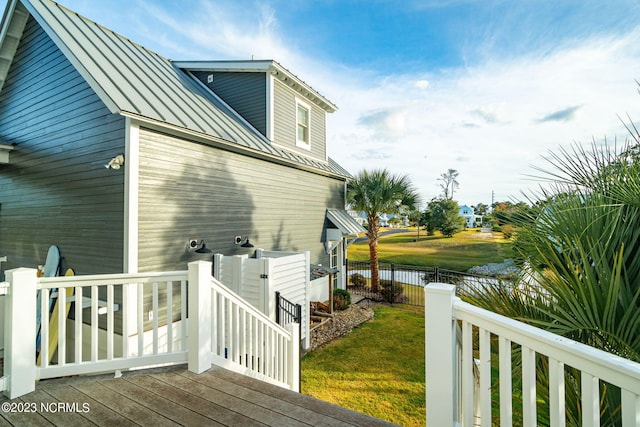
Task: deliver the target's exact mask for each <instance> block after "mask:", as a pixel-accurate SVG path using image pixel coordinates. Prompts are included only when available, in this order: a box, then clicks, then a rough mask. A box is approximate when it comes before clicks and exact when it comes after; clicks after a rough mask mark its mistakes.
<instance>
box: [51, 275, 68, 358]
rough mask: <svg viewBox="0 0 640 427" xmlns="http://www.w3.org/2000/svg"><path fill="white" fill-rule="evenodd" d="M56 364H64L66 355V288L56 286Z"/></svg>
mask: <svg viewBox="0 0 640 427" xmlns="http://www.w3.org/2000/svg"><path fill="white" fill-rule="evenodd" d="M54 322H58V342H57V344H58V360H57V361H58V365H60V366H64V364H65V362H66V360H65V359H66V357H67V288H58V318H57V319H54Z"/></svg>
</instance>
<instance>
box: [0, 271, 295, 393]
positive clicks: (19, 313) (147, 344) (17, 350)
mask: <svg viewBox="0 0 640 427" xmlns="http://www.w3.org/2000/svg"><path fill="white" fill-rule="evenodd" d="M6 277H7V282H8V285H6V286H8V292H7V295H6V300H5V337H4V338H5V342H4V358H5V359H4V372H3V374H4V375H3V377H2V378H0V390H2V391H4V392H5V394H6V395H7V396H9V397H10V398H15V397H18V396H21V395H23V394H26V393H29V392H31V391H33V390H34V389H35V381H36V380H39V379H44V378H54V377H62V376H68V375H81V374H89V373H98V372H109V371H112V372H116V374H117V373H118V372H119V371H121V370H126V369H132V368H144V367H153V366H158V365H164V364H176V363H185V362H187V363H188V368H189V370H190V371H192V372H196V373H202V372H204V371H205V370H207V369H209V368H210V367H211V365H212V363H213V364H216V365H220V366H223V367H225V368H227V369H231V370H234V371H237V372H240V373H244V374H246V375H251V376H253V377H256V378H259V379H262V380H265V381H269V382H271V383H274V384H277V385H280V386H283V387H286V388H291V389H293V390H296V391H299V357H300V355H299V341H300V339H299V325H291V326H290V327H289V328H288V329H283V328H281V327H280V326H278V325H277V324H275V323H274V322H272V321H271V320H270V319H268V318H267V317H266V316H263V315H261V314H260V313H259V312H257V310H255V309H254V308H253V307H252V306H251V305H250V304H248V303H246V302H245V301H244V300H242V299H241V298H239V297H237V296H236V295H235V294H234V293H233V292H231V291H230V290H229V289H227V288H226V287H225V286H224V285H222V284H221V283H220V282H218V281H216V280H214V279H213V278H212V277H211V263H208V262H195V263H191V264H189V270H188V271H177V272H166V273H141V274H131V275H129V274H110V275H99V276H70V277H56V278H38V277H37V275H36V270H35V269H26V268H19V269H14V270H10V271H7V272H6ZM38 292H40V293H41V298H40V302H41V306H40V312H41V313H42V316H41V322H40V324H41V327H40V328H38V327H37V325H36V311H37V308H36V305H37V304H36V300H37V298H36V296H37V295H38ZM52 296H53V298H51V297H52ZM187 300H188V301H187ZM145 301H147V304H146V306H145V304H144V302H145ZM71 303H74V304H71ZM149 303H150V305H151V309H150V310H149V308H148V307H149ZM187 304H188V305H187ZM71 307H73V308H71ZM187 307H189V308H188V315H187ZM166 319H169V321H167V320H166ZM195 319H197V321H194V320H195ZM38 329H40V332H38ZM38 337H40V338H38ZM38 341H39V349H37V345H36V342H38ZM38 350H39V351H38ZM36 354H38V356H36Z"/></svg>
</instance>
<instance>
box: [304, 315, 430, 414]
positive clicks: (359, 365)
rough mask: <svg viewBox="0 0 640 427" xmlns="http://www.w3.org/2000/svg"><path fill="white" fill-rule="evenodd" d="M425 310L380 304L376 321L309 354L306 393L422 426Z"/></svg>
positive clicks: (305, 376)
mask: <svg viewBox="0 0 640 427" xmlns="http://www.w3.org/2000/svg"><path fill="white" fill-rule="evenodd" d="M423 310H424V309H423V308H421V307H412V306H403V305H394V306H392V307H390V306H383V305H380V306H378V307H376V308H375V317H374V319H373V320H371V321H369V322H367V323H365V324H363V325H362V326H360V327H359V328H357V329H354V330H353V331H352V332H351V333H350V334H349V335H347V336H346V337H343V338H341V339H339V340H337V341H334V342H332V343H330V344H328V345H326V346H325V347H323V348H321V349H318V350H316V351H314V352H311V353H308V354H306V355H305V356H304V357H303V359H302V392H303V393H304V394H308V395H310V396H314V397H316V398H318V399H321V400H324V401H327V402H331V403H335V404H337V405H340V406H343V407H345V408H349V409H352V410H354V411H358V412H362V413H365V414H368V415H371V416H373V417H376V418H379V419H383V420H386V421H389V422H392V423H396V424H399V425H402V426H424V424H425V384H424V375H425V374H424V370H425V366H424V362H425V361H424V358H425V355H424V333H425V331H424V311H423Z"/></svg>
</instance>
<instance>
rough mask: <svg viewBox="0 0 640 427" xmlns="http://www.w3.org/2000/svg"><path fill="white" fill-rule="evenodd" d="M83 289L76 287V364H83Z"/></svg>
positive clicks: (74, 322)
mask: <svg viewBox="0 0 640 427" xmlns="http://www.w3.org/2000/svg"><path fill="white" fill-rule="evenodd" d="M82 291H83V288H81V287H80V286H76V291H75V295H76V300H75V304H74V309H75V311H74V317H75V319H74V321H73V324H74V325H73V326H74V337H73V339H74V347H75V359H74V361H75V363H82V325H83V322H82V303H83V293H82Z"/></svg>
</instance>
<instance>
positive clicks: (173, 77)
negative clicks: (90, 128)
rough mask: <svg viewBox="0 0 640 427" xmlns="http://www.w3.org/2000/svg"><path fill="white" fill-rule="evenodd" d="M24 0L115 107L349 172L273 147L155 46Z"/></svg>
mask: <svg viewBox="0 0 640 427" xmlns="http://www.w3.org/2000/svg"><path fill="white" fill-rule="evenodd" d="M21 1H22V3H23V5H24V6H25V7H26V8H27V9H28V11H29V13H31V15H33V17H34V18H35V19H36V21H37V22H38V23H39V24H40V25H41V26H42V27H43V28H44V30H45V31H46V32H47V34H48V35H49V36H50V37H51V38H52V39H53V40H54V42H55V43H56V45H57V46H58V47H59V48H60V49H61V50H62V51H63V52H64V54H65V55H66V56H67V58H68V59H69V60H70V61H71V63H72V64H73V65H74V66H75V67H76V69H77V70H78V71H79V72H80V74H81V75H82V76H83V77H84V78H85V80H86V81H87V82H88V83H89V85H91V87H92V88H93V89H94V91H96V93H97V94H98V96H99V97H100V98H101V99H102V100H103V102H104V103H105V104H106V105H107V107H108V108H109V109H110V110H111V111H112V112H113V113H119V114H123V115H127V113H129V114H130V115H131V116H138V117H146V118H148V119H151V120H152V121H155V122H164V123H167V124H169V125H173V126H177V127H180V128H184V129H186V130H190V131H195V132H197V133H201V134H204V135H207V136H209V137H213V138H217V139H223V140H225V141H227V142H231V143H234V144H237V145H239V146H242V147H245V148H247V149H249V150H256V151H258V152H261V153H265V154H268V155H271V156H275V157H276V158H280V159H285V160H288V161H290V162H292V163H294V164H299V165H304V166H306V167H312V168H315V169H318V170H319V171H321V172H328V173H331V174H334V175H340V176H342V177H345V178H349V177H351V175H350V174H349V173H348V172H347V171H346V170H345V169H343V168H342V167H340V166H339V165H338V164H337V163H336V162H335V161H333V160H332V159H329V161H328V162H322V161H318V160H314V159H311V158H308V157H306V156H303V155H299V154H296V153H292V152H289V151H286V150H283V149H280V148H276V147H273V146H272V145H271V144H270V143H269V141H268V140H267V139H266V138H265V137H264V136H263V135H261V134H260V133H259V132H258V131H257V130H255V129H253V128H251V127H250V126H249V125H247V124H245V123H243V122H242V121H241V120H239V119H238V118H237V117H236V115H235V114H236V113H235V112H233V111H232V110H230V108H229V107H228V106H227V105H226V104H224V103H223V102H222V101H221V100H220V99H219V98H218V97H217V96H216V95H215V94H213V93H212V92H211V91H209V89H207V88H206V87H204V86H203V85H201V84H199V83H198V82H197V81H196V79H195V78H194V77H192V76H190V75H187V74H186V73H185V72H183V71H182V70H180V69H179V68H178V67H177V66H175V65H174V64H173V63H172V62H171V61H170V60H168V59H166V58H164V57H162V56H160V55H158V54H156V53H155V52H152V51H150V50H148V49H146V48H144V47H143V46H140V45H139V44H136V43H134V42H132V41H131V40H129V39H127V38H125V37H123V36H121V35H119V34H117V33H115V32H113V31H111V30H109V29H107V28H105V27H103V26H101V25H99V24H97V23H95V22H93V21H91V20H89V19H87V18H84V17H82V16H81V15H79V14H77V13H75V12H73V11H71V10H69V9H67V8H65V7H64V6H62V5H60V4H58V3H55V2H53V1H51V0H21ZM204 135H203V136H204Z"/></svg>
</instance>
